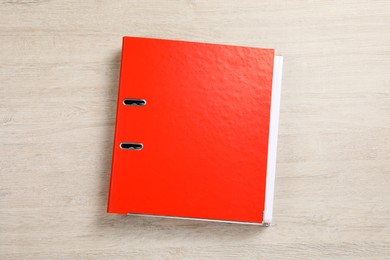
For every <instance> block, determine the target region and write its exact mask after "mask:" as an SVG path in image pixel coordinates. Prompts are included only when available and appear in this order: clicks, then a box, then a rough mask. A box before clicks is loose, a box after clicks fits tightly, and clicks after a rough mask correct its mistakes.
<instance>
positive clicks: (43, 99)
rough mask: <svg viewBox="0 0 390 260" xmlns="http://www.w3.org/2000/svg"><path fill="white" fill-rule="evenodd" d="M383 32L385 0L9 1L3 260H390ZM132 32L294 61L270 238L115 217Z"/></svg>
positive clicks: (0, 111) (3, 11)
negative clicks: (126, 42) (124, 73)
mask: <svg viewBox="0 0 390 260" xmlns="http://www.w3.org/2000/svg"><path fill="white" fill-rule="evenodd" d="M389 25H390V2H389V1H368V0H367V1H361V0H358V1H289V2H287V1H283V2H278V1H269V2H265V1H255V0H243V1H222V0H217V1H195V0H193V1H160V2H157V1H122V0H121V1H49V0H47V1H44V0H42V1H39V0H36V1H34V0H19V1H18V0H15V1H12V0H7V1H0V258H1V259H8V258H9V259H13V258H15V259H39V258H41V259H56V258H61V259H97V258H101V259H115V258H132V259H209V258H210V259H230V258H238V259H263V258H264V259H270V258H273V259H280V258H289V259H317V258H325V259H326V258H328V259H359V258H361V259H367V258H370V259H384V258H389V257H390V235H389V234H390V224H389V223H390V73H389V69H390V27H389ZM123 35H134V36H144V37H160V38H168V39H182V40H191V41H203V42H213V43H228V44H239V45H250V46H259V47H270V48H275V49H276V50H277V53H279V54H282V55H283V56H284V58H285V68H284V75H283V91H282V107H281V121H280V135H279V147H278V163H277V180H276V198H275V208H274V224H273V225H272V226H271V227H269V228H259V227H253V226H242V225H232V224H221V223H203V222H196V221H185V220H182V221H180V220H172V219H154V218H153V219H150V218H143V217H128V216H116V215H108V214H106V213H105V210H106V203H107V192H108V182H109V176H110V163H111V152H112V142H113V130H114V120H115V104H116V96H117V86H118V73H119V62H120V49H121V41H122V39H121V37H122V36H123Z"/></svg>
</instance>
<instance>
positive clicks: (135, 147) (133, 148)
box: [120, 143, 144, 150]
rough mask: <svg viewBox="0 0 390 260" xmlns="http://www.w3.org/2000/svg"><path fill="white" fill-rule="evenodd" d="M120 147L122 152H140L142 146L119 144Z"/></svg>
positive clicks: (137, 144) (139, 144)
mask: <svg viewBox="0 0 390 260" xmlns="http://www.w3.org/2000/svg"><path fill="white" fill-rule="evenodd" d="M120 147H121V149H123V150H142V148H144V145H143V144H141V143H121V144H120Z"/></svg>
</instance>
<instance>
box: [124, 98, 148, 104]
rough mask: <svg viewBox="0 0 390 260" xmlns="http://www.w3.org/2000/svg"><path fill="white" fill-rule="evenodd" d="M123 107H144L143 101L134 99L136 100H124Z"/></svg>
mask: <svg viewBox="0 0 390 260" xmlns="http://www.w3.org/2000/svg"><path fill="white" fill-rule="evenodd" d="M123 105H125V106H145V105H146V100H145V99H136V98H125V99H124V100H123Z"/></svg>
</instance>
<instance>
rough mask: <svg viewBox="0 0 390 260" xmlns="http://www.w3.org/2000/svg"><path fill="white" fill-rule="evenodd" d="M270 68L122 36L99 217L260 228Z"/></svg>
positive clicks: (217, 49) (262, 58) (219, 50)
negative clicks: (104, 206) (103, 208)
mask: <svg viewBox="0 0 390 260" xmlns="http://www.w3.org/2000/svg"><path fill="white" fill-rule="evenodd" d="M274 59H275V54H274V50H272V49H261V48H252V47H240V46H229V45H219V44H208V43H195V42H184V41H173V40H161V39H149V38H137V37H124V38H123V47H122V61H121V70H120V83H119V94H118V106H117V121H116V129H115V138H114V150H113V160H112V172H111V184H110V192H109V201H108V212H109V213H119V214H142V215H153V216H167V217H183V218H196V219H206V220H220V221H232V222H249V223H259V224H260V223H264V221H263V213H264V211H265V201H266V183H267V159H268V150H269V147H268V146H269V137H270V113H271V94H272V84H273V77H274V75H273V72H274V71H273V70H274ZM268 166H269V165H268ZM272 185H273V182H272ZM272 189H273V187H272ZM272 196H273V195H272ZM271 207H272V205H271Z"/></svg>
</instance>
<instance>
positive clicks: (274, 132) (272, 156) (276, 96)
mask: <svg viewBox="0 0 390 260" xmlns="http://www.w3.org/2000/svg"><path fill="white" fill-rule="evenodd" d="M282 69H283V57H282V56H275V59H274V71H273V77H272V79H273V80H272V96H271V112H270V127H269V139H268V159H267V178H266V188H265V205H264V212H263V224H265V225H269V224H270V223H271V222H272V213H273V204H274V190H275V172H276V152H277V142H278V129H279V113H280V95H281V89H282Z"/></svg>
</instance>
